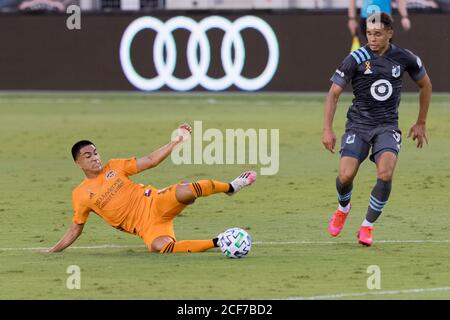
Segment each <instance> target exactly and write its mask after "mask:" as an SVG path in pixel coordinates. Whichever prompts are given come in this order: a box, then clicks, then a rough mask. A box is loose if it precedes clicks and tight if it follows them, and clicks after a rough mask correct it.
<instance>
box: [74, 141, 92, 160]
mask: <svg viewBox="0 0 450 320" xmlns="http://www.w3.org/2000/svg"><path fill="white" fill-rule="evenodd" d="M91 144H92V145H93V146H95V144H93V143H92V142H90V141H89V140H80V141H78V142H77V143H75V144H74V145H73V147H72V157H73V161H77V159H78V156H79V155H80V149H81V148H83V147H85V146H89V145H91Z"/></svg>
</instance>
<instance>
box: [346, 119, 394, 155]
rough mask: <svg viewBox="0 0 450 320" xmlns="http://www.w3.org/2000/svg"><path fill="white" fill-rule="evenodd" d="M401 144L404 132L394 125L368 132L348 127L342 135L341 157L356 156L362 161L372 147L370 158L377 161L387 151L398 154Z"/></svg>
mask: <svg viewBox="0 0 450 320" xmlns="http://www.w3.org/2000/svg"><path fill="white" fill-rule="evenodd" d="M401 144H402V132H401V131H400V129H398V128H397V127H394V126H388V127H379V128H375V129H372V130H368V131H366V132H363V131H359V130H354V129H347V130H346V131H345V133H344V134H343V135H342V139H341V149H340V151H339V153H340V154H341V157H345V156H346V157H352V158H356V159H358V160H359V162H360V163H361V162H363V161H364V160H365V159H366V158H367V156H368V154H369V151H370V149H372V153H371V155H370V158H369V159H370V160H371V161H373V162H375V163H376V162H377V160H378V158H379V157H380V155H381V154H382V153H383V152H385V151H390V152H392V153H395V154H396V155H398V153H399V152H400V148H401Z"/></svg>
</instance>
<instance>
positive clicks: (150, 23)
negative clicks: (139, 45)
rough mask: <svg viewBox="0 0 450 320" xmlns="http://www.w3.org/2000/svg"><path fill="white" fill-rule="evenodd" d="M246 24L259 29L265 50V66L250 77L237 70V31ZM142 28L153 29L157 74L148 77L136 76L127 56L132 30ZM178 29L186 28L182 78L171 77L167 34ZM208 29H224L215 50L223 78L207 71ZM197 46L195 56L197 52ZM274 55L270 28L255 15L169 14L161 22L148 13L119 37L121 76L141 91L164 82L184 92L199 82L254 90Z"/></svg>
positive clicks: (171, 42)
mask: <svg viewBox="0 0 450 320" xmlns="http://www.w3.org/2000/svg"><path fill="white" fill-rule="evenodd" d="M247 28H252V29H255V30H257V31H258V32H260V33H261V34H262V35H263V37H264V39H265V41H266V42H267V46H268V50H269V54H268V59H267V64H266V66H265V69H264V71H263V72H262V73H261V74H260V75H259V76H257V77H255V78H246V77H244V76H243V75H242V69H243V68H244V64H245V58H246V57H245V46H244V41H243V39H242V36H241V31H242V30H244V29H247ZM144 29H151V30H154V31H155V32H156V38H155V42H154V44H153V61H154V64H155V69H156V73H157V75H156V76H155V77H153V78H145V77H142V76H141V75H139V74H138V73H137V72H136V70H135V68H134V66H133V63H132V62H131V59H130V51H131V43H132V41H133V39H134V37H135V36H136V34H138V33H139V32H140V31H142V30H144ZM177 29H185V30H188V31H189V32H190V37H189V40H188V43H187V51H186V55H187V62H188V66H189V69H190V72H191V75H190V76H189V77H187V78H182V79H180V78H177V77H175V76H174V71H175V66H176V60H177V59H176V58H177V50H176V43H175V39H174V38H173V35H172V33H173V32H174V31H175V30H177ZM210 29H220V30H223V31H224V32H225V35H224V38H223V40H222V46H221V51H220V55H221V60H222V65H223V69H224V71H225V75H224V76H223V77H222V78H212V77H210V76H208V75H207V72H208V68H209V65H210V62H211V50H210V43H209V40H208V37H207V35H206V32H207V31H208V30H210ZM198 49H199V55H197V50H198ZM233 50H234V59H233ZM164 52H165V55H164ZM198 56H199V57H198ZM278 60H279V48H278V41H277V38H276V36H275V33H274V32H273V30H272V28H271V27H270V26H269V24H267V22H265V21H264V20H262V19H260V18H258V17H255V16H244V17H241V18H239V19H237V20H235V21H233V22H230V21H229V20H227V19H225V18H223V17H219V16H210V17H207V18H205V19H203V20H201V21H199V22H196V21H195V20H193V19H191V18H188V17H184V16H178V17H174V18H171V19H169V20H168V21H166V22H162V21H160V20H158V19H156V18H153V17H142V18H138V19H136V20H135V21H133V22H132V23H131V24H130V25H129V26H128V28H127V29H126V30H125V32H124V34H123V36H122V40H121V42H120V62H121V64H122V69H123V71H124V73H125V76H126V77H127V79H128V80H129V81H130V82H131V83H132V84H133V85H134V86H135V87H136V88H138V89H140V90H145V91H153V90H158V89H160V88H161V87H162V86H164V85H167V86H168V87H170V88H171V89H173V90H177V91H188V90H191V89H193V88H195V87H196V86H198V85H201V86H202V87H203V88H205V89H207V90H213V91H220V90H225V89H227V88H229V87H230V86H231V85H235V86H237V87H238V88H240V89H242V90H247V91H253V90H258V89H261V88H262V87H264V86H265V85H266V84H267V83H269V82H270V80H271V79H272V77H273V75H274V74H275V72H276V70H277V67H278Z"/></svg>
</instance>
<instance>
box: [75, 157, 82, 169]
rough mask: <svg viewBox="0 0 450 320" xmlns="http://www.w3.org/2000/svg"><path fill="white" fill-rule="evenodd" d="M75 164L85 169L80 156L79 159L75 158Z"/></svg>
mask: <svg viewBox="0 0 450 320" xmlns="http://www.w3.org/2000/svg"><path fill="white" fill-rule="evenodd" d="M75 164H76V165H77V167H78V168H80V169H83V167H82V166H81V162H80V157H78V158H77V160H75Z"/></svg>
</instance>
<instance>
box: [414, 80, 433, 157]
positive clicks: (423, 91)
mask: <svg viewBox="0 0 450 320" xmlns="http://www.w3.org/2000/svg"><path fill="white" fill-rule="evenodd" d="M416 83H417V85H418V86H419V88H420V93H419V105H420V109H419V115H418V116H417V121H416V123H415V124H414V125H413V126H412V127H411V129H409V133H408V138H409V137H412V139H413V141H415V140H416V139H417V148H422V146H423V142H424V141H425V142H426V143H427V144H428V137H427V132H426V127H425V124H426V122H427V115H428V108H429V107H430V100H431V91H432V85H431V80H430V77H428V75H427V74H426V75H425V76H424V77H423V78H422V79H421V80H419V81H417V82H416Z"/></svg>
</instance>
